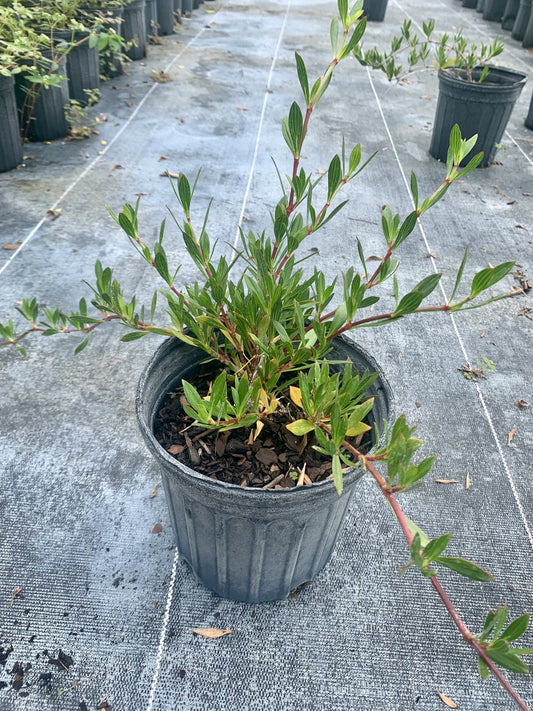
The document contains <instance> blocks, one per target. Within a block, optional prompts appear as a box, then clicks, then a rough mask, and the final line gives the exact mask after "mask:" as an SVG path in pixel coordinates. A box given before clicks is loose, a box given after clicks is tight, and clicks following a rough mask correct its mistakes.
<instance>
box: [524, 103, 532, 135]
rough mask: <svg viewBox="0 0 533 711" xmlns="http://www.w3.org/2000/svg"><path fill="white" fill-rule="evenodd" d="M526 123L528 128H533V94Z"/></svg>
mask: <svg viewBox="0 0 533 711" xmlns="http://www.w3.org/2000/svg"><path fill="white" fill-rule="evenodd" d="M524 123H525V125H526V126H527V128H530V129H531V130H533V95H532V96H531V101H530V102H529V111H528V113H527V117H526V120H525V121H524Z"/></svg>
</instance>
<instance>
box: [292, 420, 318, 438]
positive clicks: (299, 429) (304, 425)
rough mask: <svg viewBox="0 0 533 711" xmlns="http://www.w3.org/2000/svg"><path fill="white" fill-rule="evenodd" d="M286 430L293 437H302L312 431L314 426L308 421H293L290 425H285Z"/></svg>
mask: <svg viewBox="0 0 533 711" xmlns="http://www.w3.org/2000/svg"><path fill="white" fill-rule="evenodd" d="M287 429H288V430H289V432H292V434H293V435H296V436H297V437H302V436H303V435H304V434H307V433H308V432H311V430H314V429H315V426H314V424H313V423H312V422H309V420H295V421H294V422H291V423H290V425H287Z"/></svg>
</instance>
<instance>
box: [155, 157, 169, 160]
mask: <svg viewBox="0 0 533 711" xmlns="http://www.w3.org/2000/svg"><path fill="white" fill-rule="evenodd" d="M157 160H170V158H167V157H166V156H159V158H158V159H157Z"/></svg>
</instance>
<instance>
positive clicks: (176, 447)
mask: <svg viewBox="0 0 533 711" xmlns="http://www.w3.org/2000/svg"><path fill="white" fill-rule="evenodd" d="M184 451H185V446H184V445H183V444H171V445H170V447H169V448H168V449H167V452H168V453H169V454H172V455H173V456H175V455H176V454H181V453H182V452H184Z"/></svg>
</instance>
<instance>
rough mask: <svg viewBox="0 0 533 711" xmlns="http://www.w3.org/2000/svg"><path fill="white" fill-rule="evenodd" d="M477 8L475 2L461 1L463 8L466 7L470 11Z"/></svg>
mask: <svg viewBox="0 0 533 711" xmlns="http://www.w3.org/2000/svg"><path fill="white" fill-rule="evenodd" d="M476 6H477V0H463V7H467V8H470V9H472V10H473V9H475V8H476Z"/></svg>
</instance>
